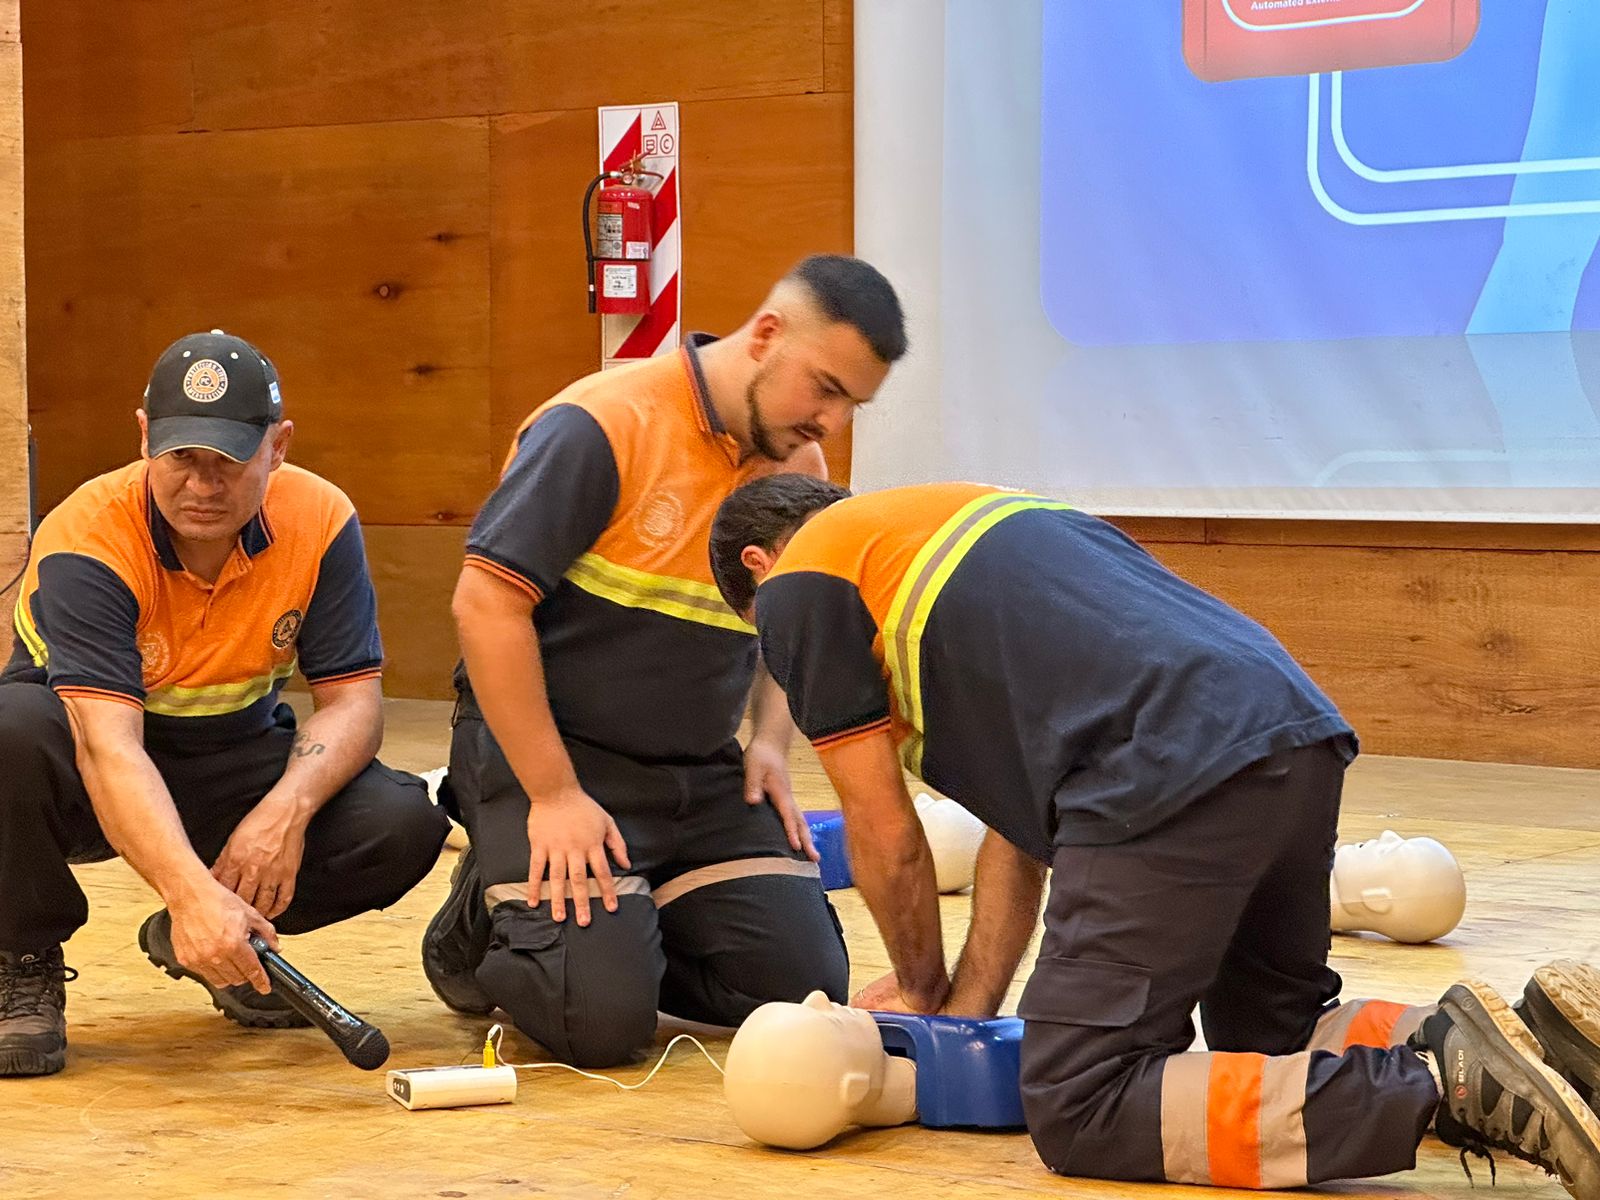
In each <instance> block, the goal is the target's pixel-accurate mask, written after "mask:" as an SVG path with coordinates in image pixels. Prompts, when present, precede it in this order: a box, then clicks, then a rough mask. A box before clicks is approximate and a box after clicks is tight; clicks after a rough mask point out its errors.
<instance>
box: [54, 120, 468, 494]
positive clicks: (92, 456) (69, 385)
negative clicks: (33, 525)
mask: <svg viewBox="0 0 1600 1200" xmlns="http://www.w3.org/2000/svg"><path fill="white" fill-rule="evenodd" d="M28 186H29V190H30V195H31V196H33V197H34V198H35V203H34V204H33V205H32V209H31V212H32V216H31V221H30V247H31V252H30V260H29V271H30V275H31V285H32V288H33V292H32V295H33V308H34V312H35V317H36V319H35V321H34V322H33V327H32V330H31V337H32V339H33V342H32V344H33V346H34V355H33V368H34V370H33V375H32V385H33V392H34V411H35V426H36V429H37V434H38V440H39V446H40V463H41V475H42V482H43V488H42V499H44V500H46V501H48V502H50V503H53V502H55V501H56V500H59V499H60V497H61V496H62V495H64V494H65V493H66V492H67V491H69V490H70V489H71V488H72V487H74V486H76V485H77V484H78V483H80V482H81V481H82V480H83V479H85V478H86V477H88V476H90V475H92V474H94V473H95V472H97V471H102V470H105V469H108V468H109V467H112V466H114V465H116V464H118V463H120V462H123V461H126V460H127V459H128V458H129V457H131V456H132V454H133V453H134V452H135V450H136V446H137V443H136V441H135V440H134V434H133V424H132V418H131V416H130V415H129V414H130V412H131V410H132V409H133V408H134V407H135V406H136V405H137V403H138V401H139V397H140V395H141V392H142V389H143V386H144V382H145V378H146V375H147V372H148V370H149V367H150V364H151V363H152V362H153V361H154V360H155V357H156V355H157V354H158V353H159V351H160V349H161V348H162V347H163V346H164V345H165V344H166V343H167V342H168V341H170V340H171V339H172V338H174V337H177V336H179V335H181V334H183V333H186V332H189V331H191V330H194V329H203V328H207V327H211V326H219V327H223V328H227V329H229V330H230V331H231V332H235V333H238V334H240V335H242V336H244V337H248V338H250V339H251V340H253V341H255V342H257V343H258V344H259V345H260V346H261V347H262V349H263V350H265V351H266V352H267V353H268V354H269V355H270V356H271V357H272V358H273V359H274V361H275V362H276V363H277V365H278V367H279V369H280V373H281V375H282V378H283V386H284V397H285V402H286V407H287V411H288V413H289V415H290V416H291V417H293V418H294V419H295V420H296V422H297V436H296V442H295V446H294V449H293V451H292V454H293V456H294V458H295V460H296V461H298V462H300V463H302V464H304V465H306V466H308V467H310V468H311V469H313V470H316V471H319V472H321V473H323V474H325V475H327V476H328V477H330V478H332V479H333V480H334V481H335V482H337V483H339V484H341V485H342V486H344V487H345V488H346V489H347V490H348V491H349V492H350V494H351V496H352V497H353V498H354V499H355V501H356V504H357V506H358V508H359V509H360V510H361V513H362V515H363V517H364V518H365V519H366V520H368V521H372V522H374V523H378V524H431V523H451V522H458V521H464V520H466V519H468V517H469V516H470V514H471V513H472V512H473V511H474V509H475V508H476V506H477V504H478V502H479V500H480V499H481V496H482V493H483V490H484V486H485V463H486V462H487V457H488V409H487V394H488V365H489V362H488V330H489V320H488V280H489V261H488V256H489V247H488V237H487V232H488V231H487V215H488V130H487V125H486V123H485V122H483V121H423V122H409V123H404V124H387V125H371V126H334V127H326V128H319V129H291V130H273V131H258V132H247V133H207V134H192V135H183V136H153V137H137V138H102V139H95V140H92V141H87V142H77V143H68V144H59V145H52V146H47V147H45V148H44V149H43V150H41V151H40V152H39V153H38V154H37V155H36V156H34V157H33V158H32V159H31V160H30V172H29V179H28Z"/></svg>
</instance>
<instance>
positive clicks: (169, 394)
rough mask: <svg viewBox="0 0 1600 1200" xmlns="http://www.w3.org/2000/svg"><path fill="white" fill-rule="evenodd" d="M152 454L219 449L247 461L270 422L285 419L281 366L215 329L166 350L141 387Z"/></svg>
mask: <svg viewBox="0 0 1600 1200" xmlns="http://www.w3.org/2000/svg"><path fill="white" fill-rule="evenodd" d="M144 411H145V415H146V416H147V417H148V418H149V420H150V437H149V442H150V457H151V458H158V457H160V456H161V455H163V454H166V453H168V452H169V451H172V450H186V449H191V448H199V449H202V450H215V451H216V452H217V453H218V454H224V455H226V456H227V457H229V458H231V459H233V461H234V462H245V461H246V460H248V459H249V458H250V457H251V456H252V455H253V454H255V452H256V449H257V448H258V447H259V446H260V445H261V439H262V438H263V437H265V436H266V432H267V426H268V425H271V424H272V423H273V422H275V421H281V420H282V419H283V397H281V396H280V395H279V394H278V371H277V368H275V367H274V366H273V365H272V363H271V361H270V360H268V358H267V356H266V355H265V354H262V353H261V351H259V350H257V349H256V348H255V347H254V346H252V345H251V344H250V343H249V342H247V341H245V340H244V339H243V338H236V337H233V336H232V335H230V334H226V333H223V332H222V330H220V329H213V330H212V331H211V332H210V333H191V334H189V335H188V336H187V337H181V338H179V339H178V340H177V341H175V342H173V343H172V345H170V346H168V347H167V348H166V349H165V350H163V351H162V352H161V357H160V358H158V359H157V360H156V365H155V369H154V370H153V371H151V372H150V382H149V383H148V384H147V385H146V386H145V389H144Z"/></svg>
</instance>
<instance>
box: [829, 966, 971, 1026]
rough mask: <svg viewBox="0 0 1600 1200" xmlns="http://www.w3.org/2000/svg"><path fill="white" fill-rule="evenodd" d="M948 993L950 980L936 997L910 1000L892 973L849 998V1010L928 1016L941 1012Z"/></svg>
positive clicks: (947, 980) (946, 981)
mask: <svg viewBox="0 0 1600 1200" xmlns="http://www.w3.org/2000/svg"><path fill="white" fill-rule="evenodd" d="M949 993H950V980H949V979H948V978H946V979H945V981H944V987H943V989H942V990H941V991H940V993H939V995H938V996H929V997H925V998H912V997H909V996H907V995H906V994H905V993H904V992H902V991H901V990H900V979H899V977H898V976H896V975H895V973H894V972H893V971H890V972H889V973H888V974H887V975H885V976H883V978H881V979H874V980H873V981H872V982H871V983H869V984H867V986H866V987H864V988H862V989H861V990H860V991H859V992H857V993H856V994H855V995H854V996H852V997H851V998H850V1007H851V1008H869V1009H871V1010H873V1011H874V1012H898V1013H914V1014H917V1015H920V1016H930V1015H932V1014H934V1013H937V1012H940V1011H942V1009H943V1008H944V1004H945V1000H946V999H947V998H948V996H949Z"/></svg>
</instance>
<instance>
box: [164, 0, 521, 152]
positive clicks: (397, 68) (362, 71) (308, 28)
mask: <svg viewBox="0 0 1600 1200" xmlns="http://www.w3.org/2000/svg"><path fill="white" fill-rule="evenodd" d="M491 31H492V23H491V16H490V10H489V6H488V5H487V4H485V3H483V2H482V0H474V2H472V3H449V4H441V3H439V2H438V0H385V3H382V4H374V3H349V2H347V0H341V2H339V3H330V2H329V0H273V2H272V3H271V4H261V3H258V2H256V0H204V2H203V3H199V4H197V5H196V6H195V11H194V27H193V29H192V31H191V34H190V37H191V39H192V43H193V48H194V105H195V116H196V120H197V122H198V123H199V125H200V126H201V128H204V129H254V128H262V127H278V126H290V125H334V124H343V123H347V122H349V123H354V122H363V121H404V120H415V119H419V118H430V117H458V116H482V115H484V114H486V113H488V112H489V111H491V109H492V108H493V103H494V97H493V85H492V78H493V72H492V61H491V60H492V55H493V53H494V42H495V39H494V37H493V35H492V32H491Z"/></svg>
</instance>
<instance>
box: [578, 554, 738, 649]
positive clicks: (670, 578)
mask: <svg viewBox="0 0 1600 1200" xmlns="http://www.w3.org/2000/svg"><path fill="white" fill-rule="evenodd" d="M566 578H567V579H569V580H570V581H571V582H572V583H573V584H575V585H576V586H577V587H580V588H582V589H583V590H584V591H586V592H588V593H590V594H591V595H595V596H599V597H601V598H602V599H605V600H610V601H612V602H613V603H615V604H622V605H626V606H627V607H628V608H647V609H649V610H650V611H652V612H658V613H663V614H665V615H666V616H669V617H677V618H678V619H679V620H680V621H693V622H695V623H696V624H698V625H710V626H712V627H713V628H716V629H728V630H732V631H733V632H734V633H754V632H755V626H753V625H751V624H750V623H749V622H747V621H744V620H741V619H740V617H739V615H738V614H737V613H735V612H734V611H733V609H731V608H729V607H728V602H727V601H726V600H724V599H723V598H722V593H721V592H719V591H717V589H716V588H715V587H714V586H713V585H712V584H709V583H701V582H699V581H698V580H694V579H680V578H678V577H677V576H675V575H653V574H651V573H650V572H649V571H640V570H638V569H637V568H635V567H624V566H622V565H620V564H619V563H614V562H611V561H610V560H609V559H604V558H601V557H600V556H599V555H598V554H595V553H594V552H593V551H591V552H589V553H588V554H584V555H582V556H581V557H580V558H579V559H578V561H577V562H575V563H573V564H572V566H571V567H570V568H569V569H568V570H567V574H566Z"/></svg>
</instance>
